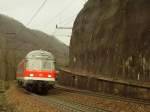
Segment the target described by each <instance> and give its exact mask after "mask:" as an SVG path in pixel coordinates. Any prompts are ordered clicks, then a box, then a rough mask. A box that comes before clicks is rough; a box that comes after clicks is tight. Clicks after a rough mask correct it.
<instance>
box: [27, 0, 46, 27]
mask: <svg viewBox="0 0 150 112" xmlns="http://www.w3.org/2000/svg"><path fill="white" fill-rule="evenodd" d="M46 2H47V0H44V1H43V2H42V4H41V5H40V7H39V8H38V9H37V11H36V12H35V13H34V14H33V16H32V17H31V19H30V20H29V21H28V23H27V26H29V25H30V24H31V23H32V21H33V19H34V18H35V17H36V16H37V15H38V13H39V12H40V11H41V10H42V8H43V7H44V5H45V4H46Z"/></svg>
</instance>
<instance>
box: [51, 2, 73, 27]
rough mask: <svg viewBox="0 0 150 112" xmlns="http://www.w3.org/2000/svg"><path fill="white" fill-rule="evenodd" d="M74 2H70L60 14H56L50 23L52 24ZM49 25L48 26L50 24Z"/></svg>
mask: <svg viewBox="0 0 150 112" xmlns="http://www.w3.org/2000/svg"><path fill="white" fill-rule="evenodd" d="M74 1H75V0H71V1H70V2H69V3H68V4H67V5H66V6H65V7H64V8H63V9H62V10H61V11H60V12H58V13H57V14H56V15H55V16H54V17H52V18H51V19H50V23H52V22H53V21H54V20H55V19H56V18H57V17H59V16H60V15H61V14H62V13H63V12H64V11H65V10H66V9H67V8H69V7H70V6H71V5H72V4H73V2H74ZM50 23H49V24H50Z"/></svg>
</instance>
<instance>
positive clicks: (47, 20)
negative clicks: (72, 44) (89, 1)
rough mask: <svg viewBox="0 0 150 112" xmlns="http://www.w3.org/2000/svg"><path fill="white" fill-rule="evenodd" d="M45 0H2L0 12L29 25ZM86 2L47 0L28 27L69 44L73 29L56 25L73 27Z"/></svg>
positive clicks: (82, 0) (0, 0)
mask: <svg viewBox="0 0 150 112" xmlns="http://www.w3.org/2000/svg"><path fill="white" fill-rule="evenodd" d="M43 1H45V0H0V13H1V14H5V15H8V16H10V17H13V18H14V19H16V20H18V21H20V22H21V23H23V24H24V25H27V23H28V22H29V21H30V19H31V17H32V16H33V15H34V14H35V12H36V11H37V9H38V8H39V7H40V6H41V4H42V3H43ZM85 2H86V0H47V2H46V4H45V5H44V6H43V8H42V9H41V10H40V12H39V13H38V15H37V16H36V17H35V18H34V19H33V21H32V22H31V24H29V26H28V27H30V28H33V29H38V30H41V31H43V32H45V33H48V34H53V35H55V36H56V37H57V38H58V39H59V40H61V41H62V42H64V43H65V44H67V45H69V41H70V37H69V36H70V35H71V30H58V29H56V28H55V26H56V24H58V26H64V27H72V26H73V22H74V20H75V17H76V16H77V14H78V13H79V11H80V10H81V9H82V8H83V6H84V4H85Z"/></svg>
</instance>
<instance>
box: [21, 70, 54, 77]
mask: <svg viewBox="0 0 150 112" xmlns="http://www.w3.org/2000/svg"><path fill="white" fill-rule="evenodd" d="M31 75H32V77H43V78H48V77H52V78H56V71H55V70H52V71H40V70H25V71H24V76H23V77H30V76H31Z"/></svg>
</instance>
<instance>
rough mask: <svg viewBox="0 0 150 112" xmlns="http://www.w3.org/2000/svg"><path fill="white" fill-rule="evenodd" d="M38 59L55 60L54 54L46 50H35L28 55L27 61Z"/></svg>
mask: <svg viewBox="0 0 150 112" xmlns="http://www.w3.org/2000/svg"><path fill="white" fill-rule="evenodd" d="M36 58H43V59H50V60H55V58H54V56H53V54H52V53H50V52H47V51H44V50H34V51H31V52H29V53H28V54H27V55H26V59H36Z"/></svg>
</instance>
